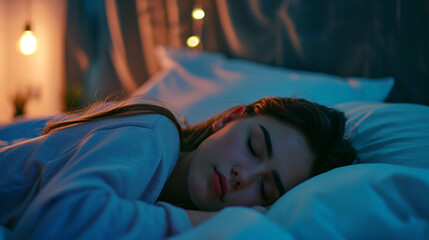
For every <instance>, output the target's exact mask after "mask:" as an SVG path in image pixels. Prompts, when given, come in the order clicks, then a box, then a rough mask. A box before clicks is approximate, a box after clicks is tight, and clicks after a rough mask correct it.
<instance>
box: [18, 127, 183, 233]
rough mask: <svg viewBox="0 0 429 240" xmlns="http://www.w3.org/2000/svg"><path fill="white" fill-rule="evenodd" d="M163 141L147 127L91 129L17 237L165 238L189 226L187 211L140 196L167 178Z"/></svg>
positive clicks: (37, 201)
mask: <svg viewBox="0 0 429 240" xmlns="http://www.w3.org/2000/svg"><path fill="white" fill-rule="evenodd" d="M158 141H159V140H157V137H156V136H155V134H154V133H153V131H152V130H151V129H147V128H142V127H131V126H127V127H120V128H116V129H110V130H100V131H97V132H95V133H92V134H91V135H90V136H88V137H87V138H86V139H84V140H83V141H82V142H81V143H80V144H78V145H77V146H76V147H75V148H74V150H73V151H70V152H67V153H66V154H68V155H70V160H69V161H68V162H67V163H66V164H65V165H64V166H63V167H62V168H61V170H60V171H59V172H58V173H55V176H54V177H52V179H51V180H49V182H48V183H47V184H46V186H44V187H43V188H42V190H41V191H40V193H39V194H38V195H37V197H36V198H35V199H34V200H33V202H32V203H31V204H30V206H29V208H28V209H27V211H26V212H25V213H24V215H23V216H22V218H21V220H20V222H19V223H18V225H17V226H16V228H15V229H14V234H15V236H16V238H17V239H118V238H129V239H161V238H165V237H168V236H171V235H174V234H177V233H179V232H181V231H184V230H185V229H187V228H190V226H191V223H190V221H189V219H188V217H187V214H186V212H185V211H184V210H183V209H180V208H177V207H174V206H172V205H169V204H158V205H153V204H150V203H146V202H144V201H141V200H138V198H139V197H140V196H141V195H142V194H143V195H144V193H145V191H148V189H150V188H151V185H153V184H163V183H164V181H165V178H167V177H168V172H169V171H168V170H162V169H165V168H170V167H171V166H165V165H166V164H168V163H166V162H165V159H163V157H164V155H165V154H164V153H163V152H162V151H163V149H162V146H160V144H159V142H158ZM174 163H175V162H173V163H170V164H174ZM50 164H56V163H55V162H52V163H50ZM47 174H49V172H48V171H47V172H46V173H45V175H47ZM160 175H161V176H160ZM160 178H161V179H162V178H164V180H159V179H160ZM41 181H42V182H43V179H42V180H41ZM157 181H161V183H159V182H157ZM161 187H162V185H161Z"/></svg>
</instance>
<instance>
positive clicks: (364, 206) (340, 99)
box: [0, 49, 429, 239]
mask: <svg viewBox="0 0 429 240" xmlns="http://www.w3.org/2000/svg"><path fill="white" fill-rule="evenodd" d="M162 51H163V53H162V54H163V55H162V57H161V58H160V60H161V61H165V65H164V67H165V68H164V70H163V71H162V72H160V73H159V74H158V75H156V76H154V78H152V79H151V81H150V82H149V83H148V84H147V85H144V86H142V87H141V88H140V89H138V91H136V93H135V94H134V95H133V96H132V99H135V100H138V101H140V100H148V99H151V100H153V101H155V102H158V103H160V104H162V105H165V106H167V107H172V108H173V109H174V110H175V112H176V113H177V114H179V115H182V116H185V117H186V119H187V120H188V122H189V123H191V124H192V123H195V122H197V121H200V120H204V119H207V118H209V117H211V116H213V115H215V114H217V113H218V112H219V111H220V110H223V109H225V108H228V107H232V106H235V105H238V104H246V103H250V102H251V101H253V100H256V99H258V98H260V97H262V96H297V97H305V98H309V99H310V100H317V101H318V102H319V103H322V104H326V105H330V106H333V107H335V108H338V109H340V110H342V111H344V112H345V113H346V115H347V117H348V119H349V120H348V123H347V129H348V131H347V136H348V137H349V138H350V139H351V141H352V143H353V145H354V146H355V147H356V148H357V150H358V151H359V158H360V163H359V164H355V165H352V166H347V167H343V168H338V169H335V170H332V171H329V172H327V173H324V174H321V175H319V176H317V177H315V178H312V179H310V180H308V181H306V182H304V183H303V184H300V185H298V186H297V187H296V188H294V189H292V190H291V191H289V192H288V193H286V194H285V195H284V196H283V197H282V198H280V199H279V200H278V201H277V202H276V203H275V204H274V205H273V206H272V207H271V208H270V210H269V211H268V212H267V213H266V214H265V215H263V214H261V213H259V212H256V211H254V210H252V209H247V208H241V207H230V208H226V209H224V210H222V211H221V212H220V213H219V214H217V215H216V216H215V217H214V218H212V219H210V220H209V221H207V222H205V223H204V224H202V225H200V226H198V227H195V228H193V229H191V230H189V231H187V232H185V233H183V234H181V235H178V236H176V237H174V238H173V239H261V238H265V237H268V238H270V239H315V238H316V239H380V238H388V239H404V238H410V239H425V238H426V236H428V235H429V233H428V230H427V229H429V207H428V206H429V205H428V204H427V199H429V159H428V158H427V150H428V149H429V124H427V123H428V122H429V107H428V106H423V105H417V104H393V103H390V104H389V103H383V102H382V101H383V100H384V99H385V97H386V96H387V95H388V94H389V91H390V89H391V87H392V85H393V79H391V78H387V79H377V80H374V79H372V80H369V79H358V80H356V79H355V80H356V81H355V80H353V81H349V80H347V79H346V78H336V77H335V76H327V75H324V74H322V75H320V74H318V73H303V72H294V73H293V74H292V75H290V74H289V73H290V71H292V70H284V71H283V70H281V69H274V70H273V69H272V68H271V67H270V68H267V69H265V67H264V66H262V65H254V64H253V63H250V62H240V61H238V63H237V61H236V60H234V61H230V60H229V59H226V58H224V57H223V56H221V55H217V54H214V55H210V54H209V55H208V56H207V55H203V56H202V57H204V58H206V59H205V60H204V58H203V59H202V58H199V57H201V55H196V53H195V52H193V51H192V52H183V50H175V49H173V50H168V49H167V50H165V49H164V50H162ZM198 62H199V63H200V65H198V64H197V63H198ZM194 64H197V65H196V67H192V66H193V65H194ZM198 66H200V67H198ZM259 67H260V68H259ZM253 70H254V71H253ZM258 72H262V73H263V74H262V73H260V74H259V75H258ZM288 74H289V75H288ZM301 74H303V75H301ZM270 76H271V77H272V76H274V78H270ZM285 76H286V77H285ZM287 76H289V78H288V77H287ZM309 76H311V77H310V79H308V78H307V77H309ZM279 77H281V79H282V80H284V81H285V84H286V85H285V86H287V87H282V86H281V85H278V84H280V82H277V81H276V80H273V82H270V83H273V84H268V82H269V81H268V80H269V79H276V78H277V79H278V78H279ZM296 77H298V79H297V78H296ZM319 77H321V79H322V80H321V81H322V82H323V83H324V84H326V86H329V87H324V88H322V89H320V88H317V86H318V85H311V84H310V83H311V82H312V81H313V82H316V80H317V79H318V78H319ZM249 79H250V80H249ZM256 79H258V80H256ZM261 79H264V81H265V82H264V85H266V86H265V87H264V88H263V87H261V88H259V87H260V86H259V85H250V86H251V87H249V85H248V84H247V83H248V81H261ZM265 79H266V80H265ZM300 81H303V82H305V83H306V84H305V85H299V84H297V83H299V82H300ZM344 82H347V84H344ZM294 83H295V84H294ZM229 84H232V87H231V88H230V85H229ZM309 84H310V85H309ZM261 86H262V85H261ZM308 86H310V87H308ZM311 86H312V87H311ZM247 87H248V88H247ZM332 89H338V91H339V92H340V93H341V91H345V92H349V93H352V94H345V95H341V94H339V95H337V94H336V93H337V92H335V91H334V92H333V91H332ZM209 90H210V91H209ZM252 90H253V91H252ZM259 90H261V91H259ZM207 91H209V92H207ZM333 93H335V94H333ZM261 94H262V95H261ZM20 124H24V125H25V124H32V125H31V126H29V129H33V128H36V126H39V127H40V126H43V122H38V123H32V122H31V121H27V122H22V123H20ZM24 125H21V126H20V127H24ZM11 126H13V125H9V126H7V127H5V128H3V130H4V129H6V130H7V129H9V130H10V129H12V128H11ZM27 127H28V126H27ZM0 133H5V131H3V132H2V129H0ZM20 136H22V134H20ZM20 136H15V137H20ZM1 137H2V135H1V134H0V139H1ZM8 141H11V139H9V140H8Z"/></svg>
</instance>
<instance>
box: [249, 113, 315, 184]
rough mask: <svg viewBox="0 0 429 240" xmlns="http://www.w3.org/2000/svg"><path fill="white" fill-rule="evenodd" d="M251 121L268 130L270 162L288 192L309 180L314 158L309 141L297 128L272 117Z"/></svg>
mask: <svg viewBox="0 0 429 240" xmlns="http://www.w3.org/2000/svg"><path fill="white" fill-rule="evenodd" d="M249 120H250V121H251V122H253V123H255V124H261V125H263V126H264V127H265V128H266V129H267V130H268V132H269V135H270V138H271V142H272V147H273V157H272V159H271V160H270V161H272V164H273V168H274V169H275V170H277V172H278V173H279V175H280V178H281V179H282V181H283V183H284V185H285V188H286V190H288V189H290V188H292V187H293V186H295V185H297V184H299V183H301V182H303V181H304V180H306V179H307V178H309V176H310V170H311V165H312V160H313V157H314V156H313V153H312V152H311V151H310V148H309V146H308V143H307V139H306V138H305V136H304V135H303V134H302V133H301V132H300V131H299V130H298V129H297V128H296V127H294V126H293V125H291V124H287V123H284V122H281V121H279V120H277V119H275V118H272V117H265V116H257V117H253V119H252V118H250V119H249Z"/></svg>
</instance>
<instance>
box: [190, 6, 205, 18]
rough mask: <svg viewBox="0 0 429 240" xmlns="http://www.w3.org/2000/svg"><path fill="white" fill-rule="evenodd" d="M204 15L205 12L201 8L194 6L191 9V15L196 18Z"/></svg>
mask: <svg viewBox="0 0 429 240" xmlns="http://www.w3.org/2000/svg"><path fill="white" fill-rule="evenodd" d="M205 15H206V13H205V12H204V10H203V9H201V8H195V9H194V10H192V17H193V18H194V19H196V20H201V19H203V18H204V16H205Z"/></svg>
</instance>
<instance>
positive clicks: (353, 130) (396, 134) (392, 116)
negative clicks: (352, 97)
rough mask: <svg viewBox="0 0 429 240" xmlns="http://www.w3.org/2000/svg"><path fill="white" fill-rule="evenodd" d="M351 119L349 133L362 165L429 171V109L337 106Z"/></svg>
mask: <svg viewBox="0 0 429 240" xmlns="http://www.w3.org/2000/svg"><path fill="white" fill-rule="evenodd" d="M335 107H336V108H338V109H339V110H342V111H344V112H345V114H346V116H347V118H348V123H347V125H348V130H347V131H348V133H347V135H348V136H349V137H350V138H351V141H352V144H353V146H354V147H355V148H356V149H357V150H358V152H359V157H360V159H361V162H362V163H392V164H399V165H406V166H415V167H424V168H429V158H428V151H429V107H428V106H423V105H417V104H399V103H395V104H387V103H374V102H350V103H344V104H339V105H336V106H335Z"/></svg>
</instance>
